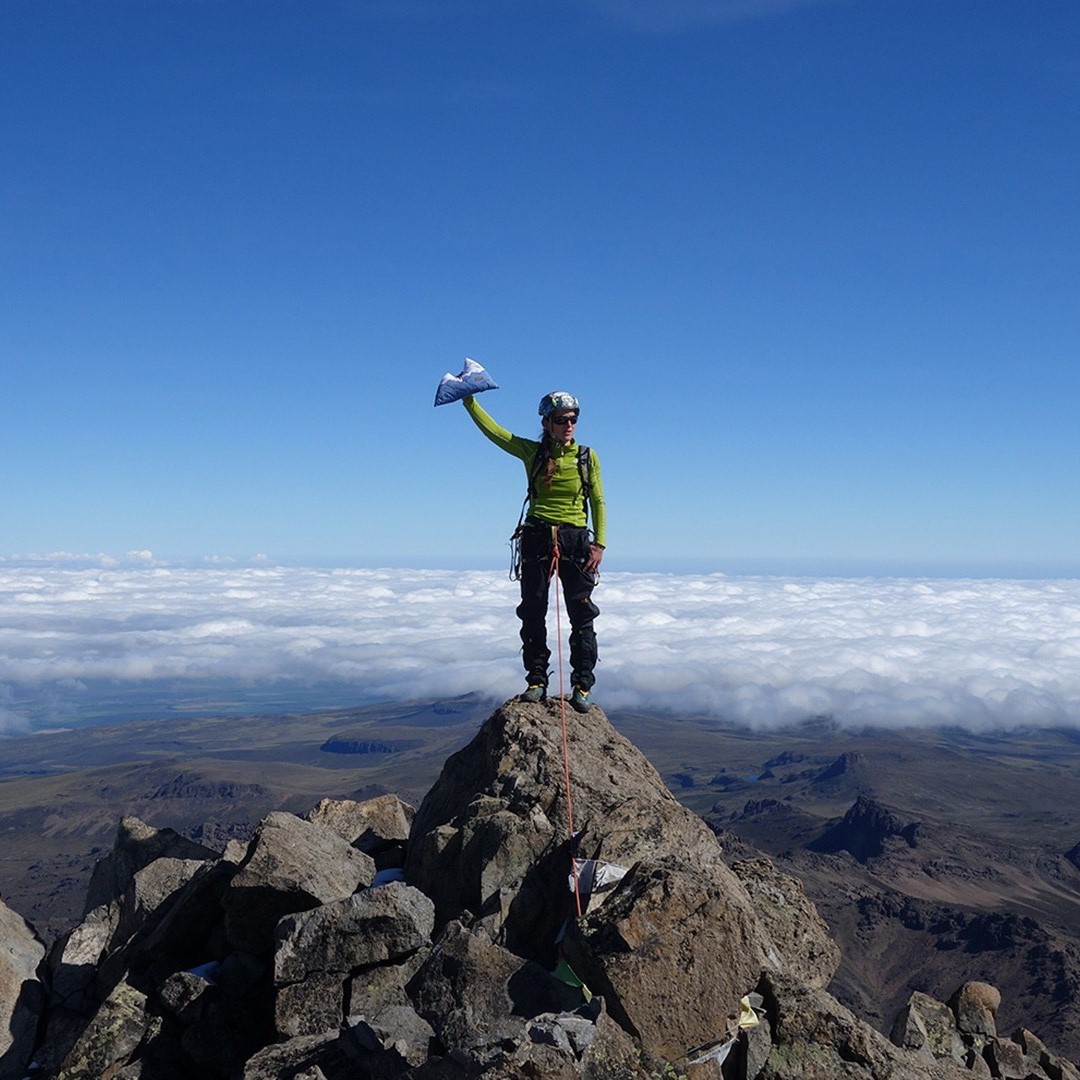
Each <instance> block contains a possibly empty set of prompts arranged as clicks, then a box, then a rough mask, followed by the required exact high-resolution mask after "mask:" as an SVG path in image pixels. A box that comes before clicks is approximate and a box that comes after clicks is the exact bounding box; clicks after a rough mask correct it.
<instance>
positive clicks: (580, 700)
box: [570, 686, 592, 712]
mask: <svg viewBox="0 0 1080 1080" xmlns="http://www.w3.org/2000/svg"><path fill="white" fill-rule="evenodd" d="M570 704H571V705H573V706H574V709H575V710H576V711H577V712H588V711H589V710H590V709H591V708H592V702H591V701H590V700H589V691H588V690H582V689H581V687H580V686H575V687H574V692H573V694H572V695H571V696H570Z"/></svg>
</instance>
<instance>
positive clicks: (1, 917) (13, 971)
mask: <svg viewBox="0 0 1080 1080" xmlns="http://www.w3.org/2000/svg"><path fill="white" fill-rule="evenodd" d="M44 957H45V946H44V945H42V944H41V942H40V941H39V940H38V939H37V936H36V935H35V933H34V931H33V929H32V928H31V927H30V925H29V924H28V923H27V922H26V920H25V919H23V917H22V916H21V915H18V914H16V913H15V912H14V911H12V910H11V908H9V907H8V906H7V905H6V904H5V903H4V902H3V901H2V900H0V1080H20V1078H21V1077H22V1076H24V1075H25V1073H26V1066H27V1065H28V1064H29V1062H30V1055H31V1053H32V1051H33V1049H34V1039H35V1036H36V1034H37V1026H38V1019H39V1017H40V1016H41V1013H42V1011H43V1009H44V1006H45V988H44V986H43V985H42V983H41V979H40V974H41V973H40V971H39V968H40V966H41V962H42V960H43V959H44Z"/></svg>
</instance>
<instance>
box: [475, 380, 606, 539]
mask: <svg viewBox="0 0 1080 1080" xmlns="http://www.w3.org/2000/svg"><path fill="white" fill-rule="evenodd" d="M464 402H465V409H466V411H467V412H468V414H469V415H470V416H471V417H472V418H473V421H474V422H475V423H476V426H477V427H478V428H479V429H480V430H481V431H482V432H483V433H484V434H485V435H486V436H487V437H488V438H489V439H490V440H491V441H492V442H493V443H494V444H495V445H496V446H498V447H500V448H501V449H503V450H505V451H506V452H507V453H508V454H512V455H513V456H514V457H516V458H519V459H520V460H521V461H522V462H524V464H525V475H526V476H528V474H529V470H530V469H531V468H532V463H533V459H534V458H535V457H536V451H537V450H539V449H540V442H539V441H538V440H537V439H524V438H522V437H521V436H520V435H511V434H510V432H509V431H507V430H506V428H504V427H502V426H500V425H499V424H497V423H496V422H495V421H494V420H492V418H491V417H490V416H489V415H488V414H487V413H486V412H485V411H484V410H483V409H482V408H481V407H480V405H479V404H478V403H477V401H476V398H475V397H467V398H465V399H464ZM577 452H578V446H577V443H576V442H571V443H570V445H569V446H562V445H554V446H552V447H551V456H552V457H553V458H554V459H555V475H554V476H553V477H552V478H551V483H550V484H545V483H544V482H543V480H542V479H537V481H536V494H535V495H534V497H533V499H532V500H531V501H530V503H529V516H530V517H536V518H540V519H541V520H542V521H550V522H552V523H553V524H559V525H582V526H583V525H585V524H587V520H586V516H585V505H584V499H583V498H582V491H581V473H580V472H579V471H578V466H577ZM589 487H590V492H589V513H590V514H591V515H592V530H593V535H594V536H595V537H596V542H597V543H598V544H599V545H600V546H601V547H604V546H605V545H606V544H607V511H606V510H605V507H604V484H603V481H602V480H601V478H600V459H599V458H598V457H597V456H596V451H595V450H592V449H590V450H589Z"/></svg>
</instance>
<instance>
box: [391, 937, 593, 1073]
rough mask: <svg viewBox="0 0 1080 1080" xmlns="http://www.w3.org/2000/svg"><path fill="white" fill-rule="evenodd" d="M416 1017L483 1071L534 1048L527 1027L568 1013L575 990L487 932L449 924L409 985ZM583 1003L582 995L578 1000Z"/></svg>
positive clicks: (448, 1047) (446, 1044) (577, 997)
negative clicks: (515, 1049)
mask: <svg viewBox="0 0 1080 1080" xmlns="http://www.w3.org/2000/svg"><path fill="white" fill-rule="evenodd" d="M408 993H409V997H410V999H411V1000H412V1002H413V1004H414V1006H415V1008H416V1011H417V1012H418V1013H419V1014H420V1015H421V1016H422V1017H423V1018H424V1019H425V1020H426V1021H427V1022H428V1023H429V1024H430V1025H431V1027H432V1029H433V1030H434V1032H435V1034H436V1035H437V1036H438V1038H439V1040H440V1041H441V1043H442V1044H443V1046H444V1047H446V1048H447V1049H448V1050H451V1051H457V1052H459V1053H460V1054H463V1055H465V1056H466V1058H467V1059H468V1060H469V1061H471V1062H472V1063H473V1064H474V1065H476V1066H477V1067H484V1066H487V1065H491V1064H493V1062H497V1061H500V1060H502V1054H503V1052H504V1051H505V1049H506V1047H507V1046H508V1045H515V1046H519V1045H522V1044H524V1043H525V1042H527V1041H528V1036H527V1033H526V1028H525V1021H526V1020H528V1019H531V1018H533V1017H535V1016H538V1015H540V1014H541V1013H544V1012H553V1011H562V1005H563V1004H564V1003H566V1000H567V997H568V996H569V995H570V993H571V992H570V990H569V988H568V987H566V986H565V985H564V984H562V983H560V982H558V981H557V980H556V979H555V978H554V977H553V976H551V975H550V974H549V973H548V972H547V971H545V970H544V969H543V968H541V967H540V966H539V965H538V964H536V963H533V962H532V961H528V960H522V958H521V957H520V956H516V955H515V954H514V953H511V952H509V951H508V950H507V949H504V948H503V947H502V946H500V945H497V944H496V943H495V942H493V941H492V940H491V938H490V937H489V936H488V934H487V932H486V931H485V930H484V929H482V928H473V929H468V928H466V927H465V926H463V925H462V924H461V923H460V922H457V921H454V922H451V923H449V924H448V925H447V926H446V927H445V929H444V930H443V933H442V935H441V936H440V938H439V939H438V941H437V942H436V944H435V947H434V948H433V949H432V950H431V952H430V954H429V955H428V957H427V959H426V960H425V962H424V964H423V965H422V966H421V968H420V970H419V971H418V972H417V973H416V975H415V976H414V977H413V979H412V981H411V982H410V983H409V986H408ZM572 996H573V997H575V998H576V1000H577V1002H580V1000H581V998H580V995H578V994H574V995H572Z"/></svg>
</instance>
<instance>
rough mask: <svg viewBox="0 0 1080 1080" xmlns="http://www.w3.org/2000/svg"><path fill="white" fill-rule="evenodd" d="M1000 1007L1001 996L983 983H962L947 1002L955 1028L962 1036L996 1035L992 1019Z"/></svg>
mask: <svg viewBox="0 0 1080 1080" xmlns="http://www.w3.org/2000/svg"><path fill="white" fill-rule="evenodd" d="M1000 1006H1001V994H1000V993H999V991H998V990H997V988H996V987H993V986H991V985H990V984H989V983H985V982H966V983H964V984H963V985H962V986H961V987H960V988H959V989H958V990H957V991H956V993H955V994H953V996H952V998H951V999H950V1001H949V1007H950V1008H951V1009H952V1011H953V1015H954V1016H955V1017H956V1027H957V1029H958V1030H959V1031H960V1032H961V1033H962V1034H964V1035H985V1036H987V1037H990V1038H993V1037H994V1036H996V1035H997V1024H996V1022H995V1020H994V1017H995V1016H996V1015H997V1011H998V1009H999V1007H1000Z"/></svg>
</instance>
